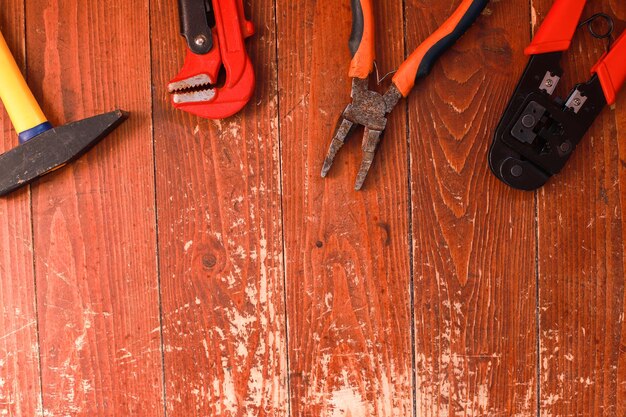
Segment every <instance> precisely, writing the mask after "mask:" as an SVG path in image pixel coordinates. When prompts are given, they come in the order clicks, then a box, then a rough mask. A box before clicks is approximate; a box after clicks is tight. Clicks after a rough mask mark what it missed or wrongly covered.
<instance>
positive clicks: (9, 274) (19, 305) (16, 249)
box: [0, 0, 41, 417]
mask: <svg viewBox="0 0 626 417" xmlns="http://www.w3.org/2000/svg"><path fill="white" fill-rule="evenodd" d="M0 30H1V31H2V34H3V35H4V37H5V39H6V41H7V43H8V44H9V48H10V49H11V51H12V52H13V54H14V55H15V59H16V60H17V62H18V63H19V64H20V65H23V63H24V54H25V51H24V4H23V1H21V0H9V1H6V2H3V7H2V11H0ZM0 126H1V127H2V137H0V153H1V152H5V151H8V150H10V149H11V148H13V147H14V146H17V134H16V133H15V131H14V130H13V129H12V126H11V121H10V120H9V117H8V116H7V115H6V113H5V112H4V111H2V113H0ZM36 318H37V317H36V305H35V278H34V271H33V241H32V223H31V214H30V191H29V189H28V188H25V189H23V190H21V191H19V192H16V193H14V194H13V195H11V196H10V197H9V198H3V199H0V415H3V416H11V417H13V416H23V415H24V416H27V415H28V416H32V415H35V414H36V413H37V412H38V410H40V409H41V390H40V381H39V345H38V341H37V325H36V324H37V320H36Z"/></svg>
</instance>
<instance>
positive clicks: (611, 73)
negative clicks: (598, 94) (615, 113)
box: [591, 32, 626, 105]
mask: <svg viewBox="0 0 626 417" xmlns="http://www.w3.org/2000/svg"><path fill="white" fill-rule="evenodd" d="M591 72H592V73H593V74H597V75H598V78H599V79H600V84H601V85H602V91H603V92H604V96H605V97H606V102H607V103H608V104H609V105H613V104H614V103H615V100H616V99H617V93H618V92H619V90H621V89H622V87H623V86H624V83H625V82H626V32H624V33H622V35H621V36H620V37H619V38H618V39H617V42H615V43H614V44H613V46H612V47H611V50H610V51H609V52H607V53H606V54H604V56H603V57H602V58H600V61H598V63H597V64H596V65H595V66H594V67H593V68H592V70H591Z"/></svg>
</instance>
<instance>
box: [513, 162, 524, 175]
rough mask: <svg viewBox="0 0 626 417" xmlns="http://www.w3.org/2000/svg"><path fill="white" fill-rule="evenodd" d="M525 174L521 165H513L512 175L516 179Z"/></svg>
mask: <svg viewBox="0 0 626 417" xmlns="http://www.w3.org/2000/svg"><path fill="white" fill-rule="evenodd" d="M523 172H524V170H523V169H522V167H521V166H519V165H513V167H512V168H511V175H513V176H514V177H521V176H522V173H523Z"/></svg>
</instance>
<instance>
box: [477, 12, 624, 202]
mask: <svg viewBox="0 0 626 417" xmlns="http://www.w3.org/2000/svg"><path fill="white" fill-rule="evenodd" d="M586 3H587V2H586V0H557V1H556V2H555V3H554V5H553V7H552V9H551V10H550V12H549V13H548V15H547V17H546V19H545V21H544V22H543V24H542V25H541V27H540V28H539V30H538V31H537V34H536V35H535V37H534V38H533V41H532V43H531V44H530V46H528V47H527V48H526V50H525V54H526V55H530V62H529V63H528V66H527V67H526V70H525V71H524V74H523V76H522V78H521V80H520V81H519V84H518V85H517V88H516V90H515V93H514V94H513V97H512V98H511V101H510V102H509V104H508V106H507V109H506V111H505V113H504V116H503V117H502V119H501V121H500V124H499V126H498V128H497V131H496V134H495V138H494V141H493V144H492V145H491V149H490V152H489V165H490V167H491V170H492V171H493V173H494V174H495V175H496V176H497V177H498V178H499V179H500V180H502V181H503V182H504V183H506V184H507V185H509V186H511V187H513V188H517V189H520V190H527V191H530V190H535V189H537V188H540V187H542V186H543V185H544V184H545V183H546V182H547V181H548V179H549V178H550V177H551V176H553V175H555V174H557V173H559V172H560V171H561V169H562V168H563V167H564V165H565V164H566V163H567V161H568V160H569V158H570V157H571V155H572V152H573V151H574V149H575V148H576V145H578V143H579V142H580V141H581V140H582V138H583V137H584V136H585V134H586V133H587V131H588V130H589V128H590V127H591V125H592V124H593V122H594V120H595V119H596V118H597V117H598V115H599V114H600V113H601V111H602V110H603V109H604V107H605V106H606V105H607V104H608V105H612V104H614V103H615V99H616V95H617V93H618V91H619V90H620V89H621V87H622V86H623V84H624V81H625V80H626V32H624V33H623V34H622V35H621V36H620V37H619V38H618V40H617V41H616V42H615V43H613V45H612V47H611V46H610V44H609V50H608V52H607V53H605V54H604V55H603V56H602V57H601V58H600V60H599V62H598V63H597V64H596V65H595V66H594V67H593V68H592V70H591V73H592V74H593V75H592V77H591V79H590V80H589V81H587V82H586V83H581V84H578V85H576V86H575V87H574V88H573V89H572V91H571V92H570V93H569V95H568V97H567V98H566V99H565V100H562V99H559V98H556V99H555V98H553V97H552V95H553V93H554V91H555V89H556V86H557V84H558V82H559V81H560V79H561V77H562V76H563V69H562V68H561V65H560V62H561V58H562V56H563V51H565V50H567V49H569V47H570V44H571V41H572V38H573V36H574V32H575V31H576V29H577V28H578V27H579V26H583V25H589V29H590V31H591V33H592V34H593V35H594V36H595V37H597V38H608V39H610V37H611V34H612V32H613V21H612V19H611V18H610V17H608V16H606V15H604V14H598V15H594V16H592V17H591V18H590V19H587V20H586V21H584V22H583V23H582V24H579V22H580V20H581V16H582V12H583V9H584V7H585V4H586ZM597 18H603V19H605V20H606V21H607V22H608V23H609V25H608V26H609V29H608V31H607V33H605V34H597V33H596V32H594V30H593V28H592V26H591V25H592V24H593V22H594V21H595V20H596V19H597Z"/></svg>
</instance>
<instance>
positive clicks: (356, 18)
mask: <svg viewBox="0 0 626 417" xmlns="http://www.w3.org/2000/svg"><path fill="white" fill-rule="evenodd" d="M351 1H352V34H351V36H350V41H349V46H350V52H351V53H352V57H353V58H352V61H351V63H350V71H349V74H348V75H349V76H350V78H352V102H351V103H350V104H348V106H347V107H346V109H345V110H344V111H343V113H342V116H341V118H340V120H339V123H338V124H337V129H336V131H335V135H334V137H333V139H332V142H331V144H330V147H329V150H328V154H327V156H326V160H325V161H324V166H323V168H322V177H326V175H328V171H329V170H330V168H331V166H332V164H333V161H334V160H335V157H336V155H337V152H338V151H339V149H340V148H341V147H342V146H343V144H344V143H345V141H346V140H347V138H348V137H349V136H350V135H351V134H352V133H353V132H354V130H355V129H356V128H357V127H358V126H363V127H364V128H365V132H364V136H363V143H362V149H363V160H362V162H361V167H360V169H359V173H358V176H357V180H356V184H355V187H354V188H355V189H356V190H360V189H361V188H362V186H363V183H364V182H365V178H366V177H367V173H368V172H369V169H370V167H371V166H372V162H373V161H374V155H375V153H376V148H377V146H378V143H379V142H380V140H381V137H382V134H383V132H384V130H385V127H386V125H387V115H388V114H389V113H391V111H392V110H393V109H394V107H395V106H396V105H397V104H398V102H399V101H400V99H401V98H402V97H407V96H408V95H409V93H410V92H411V90H412V89H413V86H414V85H415V83H416V81H417V80H418V79H420V78H423V77H425V76H426V75H428V74H429V73H430V70H431V68H432V66H433V64H434V63H435V61H436V60H437V59H438V58H439V57H440V56H441V55H442V54H443V53H444V52H445V51H446V50H447V49H448V48H450V47H451V46H452V45H454V43H455V42H456V41H457V40H458V39H459V38H460V37H461V36H463V34H464V33H465V32H466V31H467V30H468V29H469V28H470V26H471V25H472V24H473V23H474V22H475V21H476V19H477V18H478V16H479V15H480V14H481V13H482V11H483V9H484V8H485V6H486V5H487V3H488V0H463V1H462V3H461V5H460V6H459V7H458V8H457V9H456V11H455V12H454V13H453V14H452V16H450V18H449V19H448V20H447V21H446V22H445V23H444V24H443V25H442V26H441V27H440V28H439V29H437V30H436V31H435V32H434V33H433V34H432V35H430V36H429V37H428V38H427V39H426V40H425V41H424V42H423V43H422V44H421V45H419V46H418V47H417V49H416V50H415V51H414V52H413V53H412V54H411V55H410V56H409V58H408V59H407V60H406V61H404V63H403V64H402V65H401V66H400V68H399V69H398V71H397V72H396V74H395V75H394V77H393V79H392V82H391V86H390V87H389V89H388V90H387V92H386V93H385V94H384V95H381V94H379V93H378V92H375V91H371V90H369V88H368V85H369V77H370V74H371V73H372V72H373V69H374V55H375V54H374V49H375V45H374V43H375V41H374V37H375V35H374V29H375V28H374V11H373V6H372V0H351Z"/></svg>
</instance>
